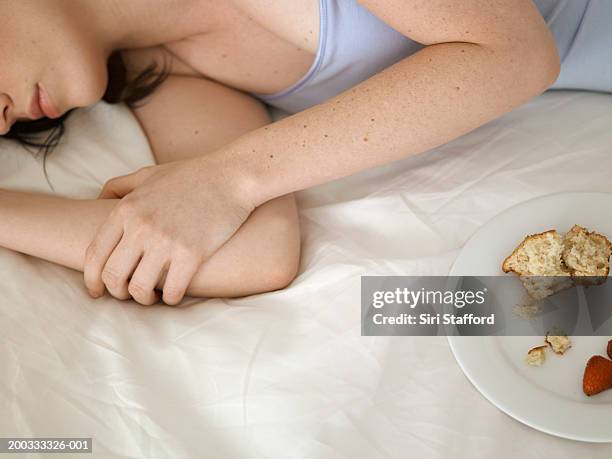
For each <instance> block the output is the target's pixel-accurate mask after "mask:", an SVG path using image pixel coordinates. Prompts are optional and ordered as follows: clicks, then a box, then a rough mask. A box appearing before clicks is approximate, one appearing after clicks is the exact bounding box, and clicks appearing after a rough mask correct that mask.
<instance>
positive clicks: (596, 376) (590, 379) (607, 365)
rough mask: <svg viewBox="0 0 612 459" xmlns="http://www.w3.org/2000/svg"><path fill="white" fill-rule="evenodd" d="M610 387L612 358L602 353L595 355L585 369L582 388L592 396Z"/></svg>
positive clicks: (611, 386)
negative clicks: (603, 355) (609, 358)
mask: <svg viewBox="0 0 612 459" xmlns="http://www.w3.org/2000/svg"><path fill="white" fill-rule="evenodd" d="M610 388H612V360H608V359H606V358H605V357H602V356H601V355H594V356H593V357H591V358H590V359H589V361H588V362H587V364H586V368H585V369H584V377H583V379H582V390H583V391H584V393H585V394H586V395H589V396H590V395H595V394H599V393H600V392H603V391H604V390H608V389H610Z"/></svg>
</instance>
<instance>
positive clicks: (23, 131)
mask: <svg viewBox="0 0 612 459" xmlns="http://www.w3.org/2000/svg"><path fill="white" fill-rule="evenodd" d="M107 69H108V86H107V88H106V92H105V93H104V96H103V97H102V100H104V101H105V102H108V103H111V104H117V103H120V102H125V103H126V104H127V105H128V106H130V107H134V106H137V104H138V103H139V102H141V101H143V100H144V99H145V98H146V97H147V96H149V95H150V94H151V93H152V92H153V91H154V90H155V88H157V87H158V86H159V85H160V84H161V83H162V82H163V81H164V80H165V79H166V77H167V76H168V73H169V70H168V67H167V65H166V64H165V63H164V65H163V66H162V67H161V68H159V66H158V64H157V63H152V64H150V65H149V66H147V67H146V68H145V69H144V70H143V71H142V72H140V73H139V74H138V75H137V76H136V77H135V78H133V79H131V80H129V79H128V77H127V70H126V67H125V63H124V62H123V59H122V58H121V53H120V52H119V51H115V52H114V53H113V54H111V56H110V57H109V59H108V63H107ZM71 112H72V110H70V111H68V112H66V113H65V114H64V115H62V116H61V117H59V118H57V119H50V118H41V119H39V120H36V121H18V122H16V123H14V124H13V126H12V127H11V130H10V131H9V132H8V133H7V134H5V135H4V138H7V139H13V140H16V141H17V142H19V143H20V144H21V145H23V146H24V147H25V148H26V149H31V148H34V149H36V150H38V151H39V152H42V153H43V154H44V156H45V157H46V155H47V154H48V153H49V152H50V151H51V150H52V149H53V148H54V147H55V146H57V144H58V143H59V141H60V139H61V137H62V135H63V134H64V131H65V127H64V121H66V118H68V116H70V113H71ZM45 175H46V174H45Z"/></svg>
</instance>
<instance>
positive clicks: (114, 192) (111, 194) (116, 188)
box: [98, 173, 136, 199]
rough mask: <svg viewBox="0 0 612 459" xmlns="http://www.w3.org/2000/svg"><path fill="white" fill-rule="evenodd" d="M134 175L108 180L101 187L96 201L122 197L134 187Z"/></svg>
mask: <svg viewBox="0 0 612 459" xmlns="http://www.w3.org/2000/svg"><path fill="white" fill-rule="evenodd" d="M135 175H136V173H133V174H128V175H123V176H121V177H115V178H112V179H110V180H108V181H107V182H106V183H105V184H104V187H102V191H100V195H99V196H98V199H120V198H122V197H124V196H125V195H126V194H128V193H129V192H130V191H132V190H133V189H134V188H135V187H136V180H135V177H134V176H135Z"/></svg>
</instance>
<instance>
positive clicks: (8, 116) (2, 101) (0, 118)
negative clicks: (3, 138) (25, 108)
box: [0, 93, 13, 135]
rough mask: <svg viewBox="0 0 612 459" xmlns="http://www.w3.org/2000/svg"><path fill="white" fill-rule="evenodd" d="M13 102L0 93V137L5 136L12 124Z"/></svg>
mask: <svg viewBox="0 0 612 459" xmlns="http://www.w3.org/2000/svg"><path fill="white" fill-rule="evenodd" d="M12 111H13V101H12V100H11V98H10V97H9V96H8V95H7V94H4V93H0V135H4V134H6V133H7V132H8V131H9V130H10V129H11V125H12V124H13V121H12V118H13V113H12Z"/></svg>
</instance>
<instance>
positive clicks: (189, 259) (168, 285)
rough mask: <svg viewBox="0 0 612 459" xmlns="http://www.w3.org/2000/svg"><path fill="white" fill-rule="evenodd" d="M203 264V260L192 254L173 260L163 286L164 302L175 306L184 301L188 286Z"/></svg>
mask: <svg viewBox="0 0 612 459" xmlns="http://www.w3.org/2000/svg"><path fill="white" fill-rule="evenodd" d="M201 264H202V261H201V260H198V258H197V257H194V256H191V255H187V256H181V257H175V258H174V259H172V260H171V262H170V267H169V268H168V274H167V275H166V281H165V283H164V288H163V299H164V303H166V304H169V305H173V306H174V305H177V304H179V303H180V302H181V301H182V299H183V297H184V296H185V292H186V291H187V287H189V284H190V283H191V280H192V279H193V276H194V275H195V273H196V272H197V271H198V269H199V267H200V265H201Z"/></svg>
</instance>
